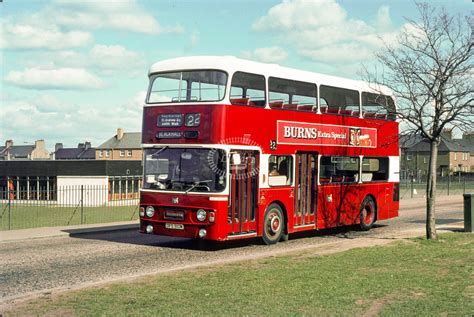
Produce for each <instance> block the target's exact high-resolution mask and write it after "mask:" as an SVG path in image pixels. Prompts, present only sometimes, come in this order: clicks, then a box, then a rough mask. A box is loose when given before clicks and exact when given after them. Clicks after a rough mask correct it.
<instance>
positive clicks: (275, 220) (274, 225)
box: [270, 215, 280, 233]
mask: <svg viewBox="0 0 474 317" xmlns="http://www.w3.org/2000/svg"><path fill="white" fill-rule="evenodd" d="M270 230H271V231H272V232H273V233H277V232H278V231H279V230H280V218H279V217H278V216H277V215H273V216H272V217H271V218H270Z"/></svg>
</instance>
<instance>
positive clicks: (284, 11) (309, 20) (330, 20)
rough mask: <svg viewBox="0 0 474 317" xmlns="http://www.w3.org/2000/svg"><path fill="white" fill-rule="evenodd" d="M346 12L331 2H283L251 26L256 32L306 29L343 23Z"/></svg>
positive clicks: (323, 0)
mask: <svg viewBox="0 0 474 317" xmlns="http://www.w3.org/2000/svg"><path fill="white" fill-rule="evenodd" d="M345 18H346V12H345V11H344V10H343V9H342V8H341V7H340V6H339V5H338V4H337V3H336V2H335V1H333V0H317V1H308V0H295V1H288V0H285V1H283V2H282V3H280V4H277V5H275V6H273V7H272V8H270V10H269V11H268V14H267V15H265V16H263V17H260V18H259V19H257V21H256V22H255V23H254V24H253V26H252V28H253V29H254V30H256V31H268V30H276V31H278V30H288V29H292V28H297V29H308V28H313V27H321V26H325V25H335V24H339V23H341V22H343V21H344V19H345Z"/></svg>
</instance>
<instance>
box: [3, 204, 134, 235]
mask: <svg viewBox="0 0 474 317" xmlns="http://www.w3.org/2000/svg"><path fill="white" fill-rule="evenodd" d="M0 207H1V208H0V216H1V223H0V230H8V229H9V226H10V229H11V230H15V229H26V228H37V227H54V226H67V225H78V224H81V223H82V224H92V223H107V222H114V221H127V220H136V219H138V206H137V205H130V206H110V207H109V206H103V207H83V210H82V215H81V208H80V207H77V208H76V207H56V206H54V205H50V206H41V205H40V206H37V205H30V206H25V205H19V204H17V205H15V204H12V206H11V207H10V213H9V211H8V204H0ZM9 215H10V216H9ZM9 217H10V219H9Z"/></svg>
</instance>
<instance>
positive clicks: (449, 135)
mask: <svg viewBox="0 0 474 317" xmlns="http://www.w3.org/2000/svg"><path fill="white" fill-rule="evenodd" d="M441 137H443V138H444V139H445V140H452V139H453V129H443V131H442V132H441Z"/></svg>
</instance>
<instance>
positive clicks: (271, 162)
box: [268, 155, 293, 186]
mask: <svg viewBox="0 0 474 317" xmlns="http://www.w3.org/2000/svg"><path fill="white" fill-rule="evenodd" d="M292 170H293V158H292V157H291V156H290V155H271V156H270V157H269V159H268V184H269V185H270V186H288V185H291V181H292V177H293V175H292Z"/></svg>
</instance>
